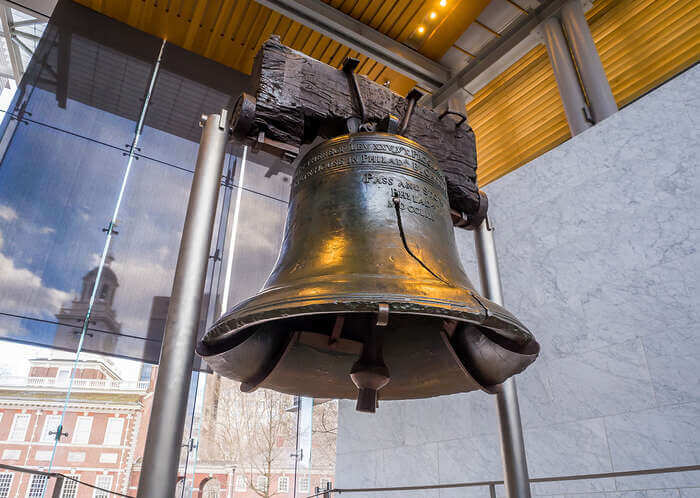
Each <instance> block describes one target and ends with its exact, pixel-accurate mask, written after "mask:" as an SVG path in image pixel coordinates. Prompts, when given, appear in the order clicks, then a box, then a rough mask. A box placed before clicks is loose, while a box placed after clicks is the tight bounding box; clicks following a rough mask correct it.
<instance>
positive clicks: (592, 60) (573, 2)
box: [561, 0, 617, 123]
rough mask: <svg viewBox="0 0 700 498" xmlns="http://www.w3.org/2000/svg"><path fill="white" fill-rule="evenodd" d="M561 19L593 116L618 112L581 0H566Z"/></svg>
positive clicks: (601, 117) (594, 118)
mask: <svg viewBox="0 0 700 498" xmlns="http://www.w3.org/2000/svg"><path fill="white" fill-rule="evenodd" d="M561 23H562V25H563V26H564V29H565V30H566V35H567V38H568V40H569V46H570V47H571V52H572V53H573V55H574V60H575V61H576V65H577V66H578V70H579V74H580V75H581V80H582V81H583V87H584V88H585V89H586V95H588V102H589V104H590V105H591V114H593V120H594V121H595V122H596V123H598V122H599V121H602V120H604V119H605V118H607V117H608V116H611V115H613V114H615V113H616V112H617V102H615V97H613V93H612V90H611V89H610V83H608V78H607V76H606V75H605V70H604V69H603V64H602V63H601V62H600V56H599V55H598V50H597V49H596V46H595V43H594V42H593V37H592V36H591V30H590V29H589V27H588V22H587V21H586V16H585V15H584V13H583V7H582V6H581V2H580V0H569V1H568V2H567V3H565V4H564V5H563V6H562V8H561Z"/></svg>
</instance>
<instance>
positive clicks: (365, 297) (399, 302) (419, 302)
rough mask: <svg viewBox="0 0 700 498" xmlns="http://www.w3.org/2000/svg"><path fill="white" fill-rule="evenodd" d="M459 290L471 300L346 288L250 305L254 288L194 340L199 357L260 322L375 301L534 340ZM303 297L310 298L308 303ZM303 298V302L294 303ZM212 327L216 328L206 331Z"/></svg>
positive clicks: (358, 309) (239, 339) (374, 305)
mask: <svg viewBox="0 0 700 498" xmlns="http://www.w3.org/2000/svg"><path fill="white" fill-rule="evenodd" d="M465 292H468V293H469V295H470V297H471V298H472V299H473V303H472V305H470V304H469V303H466V302H464V301H462V302H458V301H451V300H445V299H435V298H428V297H421V296H411V297H410V299H407V297H406V296H405V295H392V294H381V295H379V294H375V293H353V294H346V295H344V296H342V298H339V296H338V295H334V296H331V295H326V296H315V297H309V296H304V297H299V298H289V297H287V298H284V299H279V300H276V301H266V302H263V303H259V304H257V305H253V306H251V303H252V302H254V301H260V296H261V294H258V295H256V296H253V297H251V298H249V299H247V300H245V301H243V302H241V303H239V305H238V306H236V307H234V308H233V309H231V310H230V311H229V312H228V313H227V314H226V315H224V316H223V317H221V318H220V319H219V320H217V321H216V322H215V323H214V324H213V325H212V326H211V327H210V328H209V330H208V331H207V333H206V334H205V335H204V337H203V338H202V339H201V340H200V341H198V343H197V347H196V351H197V353H198V354H200V355H201V356H203V357H207V356H215V355H218V354H221V353H223V352H225V351H228V350H229V349H232V348H235V347H237V346H238V345H240V344H242V343H243V342H244V341H245V340H246V339H248V338H249V337H250V336H251V335H252V334H254V333H255V328H256V327H257V326H260V325H262V324H264V323H270V322H274V321H280V320H287V319H291V318H300V317H304V316H312V315H330V314H354V313H376V312H377V311H378V304H379V303H386V304H388V305H389V313H390V316H391V314H404V315H421V316H428V317H433V318H443V319H450V320H456V321H460V322H464V323H471V324H474V325H479V326H482V327H485V328H488V329H490V330H493V331H494V332H496V333H498V334H500V335H502V336H504V337H506V338H509V339H511V340H513V341H515V342H517V343H520V344H523V345H525V344H528V343H529V342H531V341H533V340H535V338H534V335H533V334H532V333H531V332H530V331H529V329H528V328H527V327H525V325H523V324H522V323H521V322H520V321H519V320H518V319H517V318H515V317H514V316H512V315H510V316H508V315H504V314H503V313H500V312H495V313H494V312H493V311H489V308H488V307H487V306H486V305H484V303H483V302H482V301H483V300H484V299H483V298H481V297H475V295H474V293H473V292H472V291H470V290H467V289H465ZM353 298H354V299H353ZM309 301H315V302H313V303H309ZM303 302H306V304H303V305H300V304H299V303H303ZM281 305H286V306H281ZM469 310H478V311H469ZM494 321H495V323H494ZM232 322H233V323H232ZM487 322H488V323H487ZM212 332H214V333H216V332H218V333H217V334H216V335H212Z"/></svg>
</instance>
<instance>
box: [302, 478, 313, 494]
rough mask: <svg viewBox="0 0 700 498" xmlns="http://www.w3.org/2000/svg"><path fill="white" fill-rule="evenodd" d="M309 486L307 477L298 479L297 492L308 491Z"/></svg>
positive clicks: (309, 481) (309, 480) (309, 482)
mask: <svg viewBox="0 0 700 498" xmlns="http://www.w3.org/2000/svg"><path fill="white" fill-rule="evenodd" d="M310 485H311V479H309V478H308V477H302V478H301V479H299V491H304V492H305V491H308V490H309V486H310Z"/></svg>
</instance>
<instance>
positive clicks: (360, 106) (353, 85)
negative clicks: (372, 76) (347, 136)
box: [343, 57, 367, 133]
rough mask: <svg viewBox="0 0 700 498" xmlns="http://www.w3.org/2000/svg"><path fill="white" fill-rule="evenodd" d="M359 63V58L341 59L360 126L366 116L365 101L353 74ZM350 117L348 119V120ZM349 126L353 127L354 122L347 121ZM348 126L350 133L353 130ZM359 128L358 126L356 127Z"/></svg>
mask: <svg viewBox="0 0 700 498" xmlns="http://www.w3.org/2000/svg"><path fill="white" fill-rule="evenodd" d="M359 65H360V61H359V59H354V58H352V57H346V58H345V60H344V61H343V72H344V73H345V75H346V76H347V77H348V83H349V84H350V91H351V92H352V95H353V97H354V100H355V106H356V110H357V112H358V114H359V118H360V123H359V126H362V125H363V124H364V123H365V118H366V116H367V111H366V109H365V102H364V100H362V94H361V93H360V85H359V84H358V83H357V75H356V74H355V69H357V66H359ZM351 119H352V117H350V118H349V119H348V121H350V120H351ZM349 125H350V126H352V127H353V128H355V124H354V122H353V123H349ZM350 126H348V131H350V132H351V133H352V132H353V130H350V129H349V128H350ZM358 128H359V127H358Z"/></svg>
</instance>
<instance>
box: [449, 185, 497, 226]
mask: <svg viewBox="0 0 700 498" xmlns="http://www.w3.org/2000/svg"><path fill="white" fill-rule="evenodd" d="M488 209H489V198H488V197H486V194H485V193H484V192H482V191H481V190H479V208H478V209H477V210H476V212H475V213H471V214H469V215H465V214H464V213H461V212H459V211H456V210H454V209H450V215H451V216H452V225H453V226H455V227H458V228H465V229H467V230H476V229H477V228H478V227H479V225H481V222H483V221H484V220H485V219H487V217H486V212H487V211H488Z"/></svg>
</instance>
